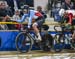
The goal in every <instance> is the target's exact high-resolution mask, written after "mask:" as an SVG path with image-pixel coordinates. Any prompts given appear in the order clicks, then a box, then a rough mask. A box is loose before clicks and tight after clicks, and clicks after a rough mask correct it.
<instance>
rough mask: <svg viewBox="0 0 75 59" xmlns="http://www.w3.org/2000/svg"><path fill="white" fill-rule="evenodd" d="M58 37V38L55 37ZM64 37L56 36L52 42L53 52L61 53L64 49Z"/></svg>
mask: <svg viewBox="0 0 75 59" xmlns="http://www.w3.org/2000/svg"><path fill="white" fill-rule="evenodd" d="M57 36H58V37H57ZM62 40H64V37H63V36H61V34H56V35H55V36H54V41H53V49H54V51H55V52H61V51H62V50H63V49H64V46H65V45H64V41H63V42H62Z"/></svg>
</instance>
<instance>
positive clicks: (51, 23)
mask: <svg viewBox="0 0 75 59" xmlns="http://www.w3.org/2000/svg"><path fill="white" fill-rule="evenodd" d="M0 24H20V23H17V22H0ZM21 24H27V22H24V23H21ZM44 24H47V25H59V23H57V22H48V21H46V22H45V23H44Z"/></svg>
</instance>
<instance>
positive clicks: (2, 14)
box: [0, 2, 8, 21]
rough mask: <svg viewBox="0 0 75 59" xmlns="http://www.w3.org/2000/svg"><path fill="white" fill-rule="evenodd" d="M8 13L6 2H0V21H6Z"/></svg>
mask: <svg viewBox="0 0 75 59" xmlns="http://www.w3.org/2000/svg"><path fill="white" fill-rule="evenodd" d="M7 15H8V14H7V12H6V9H5V4H4V3H3V2H2V3H1V4H0V21H5V20H6V19H7Z"/></svg>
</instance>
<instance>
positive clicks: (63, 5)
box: [62, 0, 75, 10]
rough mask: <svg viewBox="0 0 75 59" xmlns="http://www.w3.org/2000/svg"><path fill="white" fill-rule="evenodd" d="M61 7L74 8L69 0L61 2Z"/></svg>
mask: <svg viewBox="0 0 75 59" xmlns="http://www.w3.org/2000/svg"><path fill="white" fill-rule="evenodd" d="M62 8H63V9H65V10H70V9H75V7H74V4H73V3H72V2H71V0H65V2H64V3H62Z"/></svg>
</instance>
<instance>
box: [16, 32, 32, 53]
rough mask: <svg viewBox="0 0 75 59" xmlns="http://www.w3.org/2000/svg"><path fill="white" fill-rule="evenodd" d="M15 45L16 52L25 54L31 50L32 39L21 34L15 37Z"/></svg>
mask: <svg viewBox="0 0 75 59" xmlns="http://www.w3.org/2000/svg"><path fill="white" fill-rule="evenodd" d="M15 44H16V48H17V51H19V52H21V53H26V52H29V51H30V50H31V48H32V39H31V38H30V37H29V36H28V35H27V33H25V32H21V33H19V34H18V35H17V36H16V40H15Z"/></svg>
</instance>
